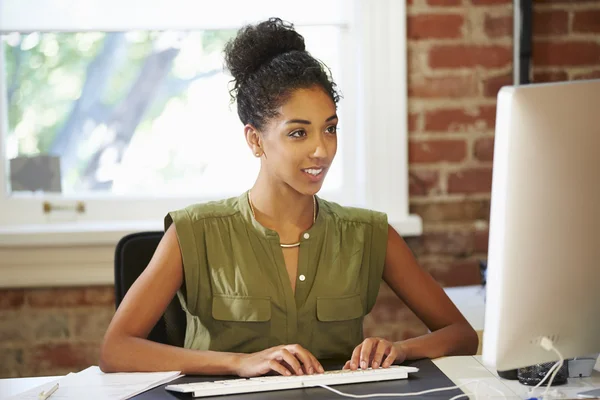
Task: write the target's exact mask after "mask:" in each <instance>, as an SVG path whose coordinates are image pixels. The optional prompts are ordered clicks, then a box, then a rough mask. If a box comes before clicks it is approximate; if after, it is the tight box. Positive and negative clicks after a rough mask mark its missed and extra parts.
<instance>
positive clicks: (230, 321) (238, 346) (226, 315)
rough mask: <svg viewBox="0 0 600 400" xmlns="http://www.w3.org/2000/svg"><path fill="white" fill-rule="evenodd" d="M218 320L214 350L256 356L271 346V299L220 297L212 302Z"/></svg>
mask: <svg viewBox="0 0 600 400" xmlns="http://www.w3.org/2000/svg"><path fill="white" fill-rule="evenodd" d="M212 316H213V318H214V319H215V324H214V328H215V329H214V332H211V342H212V343H211V346H210V347H211V349H213V350H218V351H231V352H239V353H253V352H257V351H261V350H264V349H265V348H267V347H268V343H269V336H270V329H271V298H270V297H254V296H232V295H222V294H216V295H214V297H213V301H212Z"/></svg>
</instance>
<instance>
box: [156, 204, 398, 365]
mask: <svg viewBox="0 0 600 400" xmlns="http://www.w3.org/2000/svg"><path fill="white" fill-rule="evenodd" d="M317 202H318V215H317V219H316V222H315V224H314V225H313V226H312V227H311V228H310V229H308V230H307V231H306V232H304V233H303V234H302V235H301V239H300V242H301V244H300V247H299V259H298V273H297V278H296V279H297V280H296V292H295V293H294V292H293V291H292V287H291V285H290V282H289V277H288V272H287V270H286V267H285V262H284V258H283V253H282V249H281V248H280V246H279V236H278V234H277V233H276V232H275V231H273V230H270V229H267V228H265V227H263V226H262V225H260V224H259V223H258V222H257V221H256V220H255V219H254V218H253V216H252V211H251V209H250V205H249V202H248V192H246V193H244V194H242V195H241V196H239V197H236V198H230V199H226V200H222V201H217V202H210V203H206V204H196V205H192V206H189V207H187V208H184V209H182V210H178V211H174V212H171V213H169V214H168V215H167V216H166V217H165V230H166V229H167V228H169V226H170V225H171V224H172V223H174V224H175V228H176V231H177V237H178V239H179V245H180V249H181V254H182V257H183V269H184V281H185V283H184V285H183V286H182V288H181V290H180V291H179V292H178V293H177V295H178V297H179V300H180V303H181V305H182V307H183V309H184V311H185V313H186V315H187V328H186V335H185V344H184V346H185V347H186V348H190V349H197V350H214V351H228V352H239V353H251V352H256V351H260V350H264V349H266V348H269V347H272V346H277V345H281V344H294V343H298V344H300V345H302V346H303V347H305V348H306V349H308V350H309V351H310V352H311V353H313V354H314V355H315V356H316V357H317V358H320V359H324V358H343V357H349V356H350V355H351V354H352V350H353V349H354V347H356V346H357V345H358V344H359V343H360V342H361V341H362V340H363V331H362V323H363V317H364V316H365V315H366V314H367V313H368V312H369V311H370V310H371V309H372V308H373V305H374V304H375V300H376V299H377V293H378V291H379V285H380V282H381V277H382V274H383V267H384V261H385V253H386V246H387V229H388V225H387V216H386V215H385V214H383V213H380V212H375V211H370V210H364V209H358V208H348V207H342V206H340V205H338V204H335V203H332V202H327V201H325V200H323V199H320V198H317Z"/></svg>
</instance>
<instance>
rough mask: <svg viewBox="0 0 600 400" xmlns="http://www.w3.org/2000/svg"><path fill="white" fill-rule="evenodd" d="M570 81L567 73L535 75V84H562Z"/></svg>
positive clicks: (554, 72) (550, 72)
mask: <svg viewBox="0 0 600 400" xmlns="http://www.w3.org/2000/svg"><path fill="white" fill-rule="evenodd" d="M566 80H569V76H568V75H567V73H566V72H565V71H541V72H534V73H533V82H535V83H543V82H562V81H566Z"/></svg>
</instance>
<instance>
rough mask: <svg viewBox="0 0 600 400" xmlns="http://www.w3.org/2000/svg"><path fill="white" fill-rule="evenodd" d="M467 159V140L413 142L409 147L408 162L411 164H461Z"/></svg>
mask: <svg viewBox="0 0 600 400" xmlns="http://www.w3.org/2000/svg"><path fill="white" fill-rule="evenodd" d="M466 157H467V142H466V141H465V140H418V141H417V140H411V141H410V142H409V145H408V162H409V163H411V164H417V163H437V162H443V161H447V162H459V161H463V160H464V159H465V158H466Z"/></svg>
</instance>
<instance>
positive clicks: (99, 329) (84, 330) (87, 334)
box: [72, 306, 114, 341]
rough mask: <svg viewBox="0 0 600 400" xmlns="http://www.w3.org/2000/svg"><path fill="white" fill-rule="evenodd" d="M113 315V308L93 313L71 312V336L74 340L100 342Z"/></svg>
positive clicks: (104, 308)
mask: <svg viewBox="0 0 600 400" xmlns="http://www.w3.org/2000/svg"><path fill="white" fill-rule="evenodd" d="M113 315H114V308H113V307H110V306H106V307H103V308H101V309H98V310H94V312H89V310H86V309H83V310H74V311H73V318H72V320H73V322H72V323H73V336H74V337H76V338H81V339H87V340H97V341H102V338H103V337H104V334H105V333H106V329H107V328H108V325H109V324H110V321H111V320H112V317H113Z"/></svg>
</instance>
